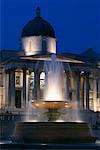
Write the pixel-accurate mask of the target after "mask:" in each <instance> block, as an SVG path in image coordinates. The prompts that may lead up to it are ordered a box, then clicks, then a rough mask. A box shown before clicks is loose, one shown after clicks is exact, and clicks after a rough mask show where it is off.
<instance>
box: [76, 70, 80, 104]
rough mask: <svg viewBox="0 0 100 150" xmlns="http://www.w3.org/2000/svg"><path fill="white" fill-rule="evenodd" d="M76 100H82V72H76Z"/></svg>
mask: <svg viewBox="0 0 100 150" xmlns="http://www.w3.org/2000/svg"><path fill="white" fill-rule="evenodd" d="M76 101H78V102H80V72H76Z"/></svg>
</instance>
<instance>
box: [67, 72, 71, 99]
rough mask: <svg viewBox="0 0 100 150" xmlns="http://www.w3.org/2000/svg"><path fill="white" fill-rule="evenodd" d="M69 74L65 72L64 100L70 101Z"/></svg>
mask: <svg viewBox="0 0 100 150" xmlns="http://www.w3.org/2000/svg"><path fill="white" fill-rule="evenodd" d="M69 86H70V85H69V72H66V99H67V100H70V97H69Z"/></svg>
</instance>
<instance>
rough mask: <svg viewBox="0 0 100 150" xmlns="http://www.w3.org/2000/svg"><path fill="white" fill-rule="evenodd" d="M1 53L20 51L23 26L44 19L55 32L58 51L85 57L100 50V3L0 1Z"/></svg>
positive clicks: (83, 0)
mask: <svg viewBox="0 0 100 150" xmlns="http://www.w3.org/2000/svg"><path fill="white" fill-rule="evenodd" d="M0 2H1V18H0V20H1V25H0V26H1V27H0V29H1V30H0V31H1V40H0V41H1V44H0V45H1V46H0V49H13V50H20V47H21V46H20V45H21V38H20V35H21V31H22V28H23V26H24V25H25V24H26V23H27V22H28V21H29V20H31V19H32V18H33V17H35V10H36V7H37V5H39V6H40V7H41V15H42V17H43V18H44V19H45V20H47V21H48V22H49V23H50V24H51V25H52V26H53V27H54V29H55V32H56V38H57V51H58V53H60V52H71V53H81V52H83V51H85V50H86V49H88V48H93V49H94V50H96V51H97V52H99V50H100V0H0Z"/></svg>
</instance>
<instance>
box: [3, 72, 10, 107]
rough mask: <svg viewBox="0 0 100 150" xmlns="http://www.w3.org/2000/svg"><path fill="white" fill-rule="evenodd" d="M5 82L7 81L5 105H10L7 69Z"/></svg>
mask: <svg viewBox="0 0 100 150" xmlns="http://www.w3.org/2000/svg"><path fill="white" fill-rule="evenodd" d="M4 82H5V105H6V106H7V107H8V105H9V101H8V98H9V93H8V90H9V87H8V84H9V74H8V72H7V71H5V81H4Z"/></svg>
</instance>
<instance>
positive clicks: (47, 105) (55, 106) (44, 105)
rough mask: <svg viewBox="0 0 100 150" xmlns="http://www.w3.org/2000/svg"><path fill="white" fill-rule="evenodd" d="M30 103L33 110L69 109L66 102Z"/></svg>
mask: <svg viewBox="0 0 100 150" xmlns="http://www.w3.org/2000/svg"><path fill="white" fill-rule="evenodd" d="M31 103H32V106H33V107H35V108H45V109H60V108H68V107H69V106H68V102H67V101H32V102H31Z"/></svg>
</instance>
